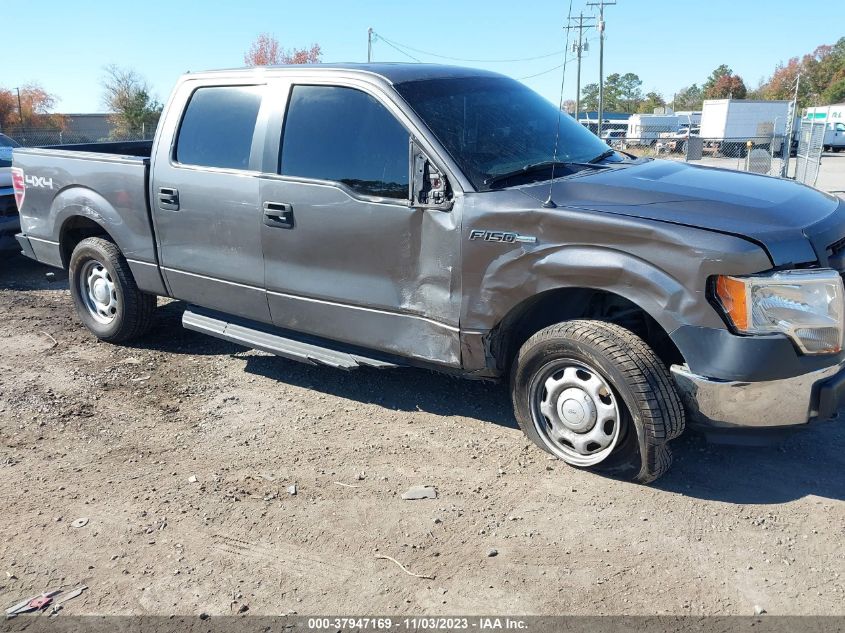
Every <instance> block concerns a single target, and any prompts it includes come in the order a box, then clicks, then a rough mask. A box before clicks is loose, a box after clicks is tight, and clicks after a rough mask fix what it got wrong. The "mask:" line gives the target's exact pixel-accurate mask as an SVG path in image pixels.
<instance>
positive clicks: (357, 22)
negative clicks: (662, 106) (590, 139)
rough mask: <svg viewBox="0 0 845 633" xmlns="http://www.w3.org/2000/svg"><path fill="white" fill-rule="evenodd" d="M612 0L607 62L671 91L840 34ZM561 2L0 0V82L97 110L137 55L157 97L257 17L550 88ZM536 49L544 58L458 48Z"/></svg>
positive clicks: (329, 44) (774, 18) (786, 13)
mask: <svg viewBox="0 0 845 633" xmlns="http://www.w3.org/2000/svg"><path fill="white" fill-rule="evenodd" d="M617 2H618V4H617V5H616V6H610V7H608V8H607V9H606V20H607V31H606V33H607V39H606V48H605V74H610V73H613V72H619V73H625V72H629V71H630V72H634V73H637V74H638V75H639V76H640V78H641V79H642V80H643V89H644V91H648V90H652V89H655V90H657V91H659V92H662V93H663V95H664V96H665V97H666V98H667V100H669V101H671V99H672V94H673V92H674V91H675V90H677V89H678V88H680V87H683V86H685V85H688V84H690V83H693V82H696V83H699V84H701V83H702V82H703V81H704V79H705V78H706V77H707V75H708V74H709V73H710V71H711V70H713V68H715V67H716V66H718V65H719V64H721V63H726V64H728V65H730V66H731V67H732V68H733V69H734V71H735V72H737V73H739V74H740V75H741V76H742V77H743V78H744V79H745V81H746V84H747V85H748V86H749V87H753V86H755V85H756V84H757V82H758V81H759V80H760V79H761V78H762V77H764V76H767V75H769V74H770V73H771V72H772V70H773V69H774V67H775V65H776V64H777V63H778V62H779V61H782V60H784V61H785V60H787V59H788V58H789V57H791V56H795V55H802V54H804V53H807V52H810V51H811V50H813V49H814V48H815V47H816V46H817V45H819V44H824V43H828V44H831V43H833V42H835V41H836V40H837V39H838V38H839V37H842V36H843V35H845V0H827V1H821V0H805V1H803V2H800V3H795V2H790V1H788V0H698V1H695V2H693V1H690V0H675V1H672V2H670V1H668V0H617ZM793 7H800V8H793ZM568 10H569V2H568V0H566V1H561V0H556V1H550V0H530V1H526V2H512V1H509V2H505V1H504V0H484V1H481V0H449V1H447V0H425V2H409V1H407V0H405V1H401V2H400V1H399V0H393V1H388V0H380V1H372V2H368V1H366V0H359V1H358V2H349V1H348V0H346V1H344V2H341V1H336V0H320V1H311V2H290V1H287V0H272V1H270V0H268V1H264V0H239V1H238V2H217V1H215V0H206V1H205V2H202V1H199V0H182V1H180V0H168V1H166V2H165V1H163V0H145V1H144V2H140V3H127V2H116V1H113V2H95V1H90V2H83V1H81V0H38V2H32V3H31V4H30V3H21V2H20V0H15V1H14V2H13V1H11V0H0V15H2V18H1V19H0V24H2V26H3V27H4V28H3V29H2V32H3V36H2V41H3V43H4V46H3V50H4V53H3V56H2V58H0V60H2V61H0V86H2V87H5V88H14V87H16V86H19V85H22V84H25V83H27V82H38V83H40V84H41V85H42V86H43V87H44V88H45V89H46V90H47V91H48V92H50V93H53V94H55V95H56V96H57V97H59V99H60V101H59V103H58V105H57V111H60V112H66V113H71V112H99V111H103V109H104V108H103V104H102V88H101V86H100V81H101V80H102V75H103V72H102V69H103V66H105V65H106V64H110V63H114V64H118V65H120V66H129V67H132V68H134V69H136V70H137V71H138V72H140V73H141V74H142V75H143V76H145V77H146V78H147V79H148V81H149V82H150V84H151V86H152V88H153V92H154V93H155V94H156V96H157V97H158V98H159V100H161V101H164V100H165V99H166V98H167V95H168V94H169V91H170V88H171V87H172V85H173V83H174V82H175V80H176V78H177V77H178V76H179V75H180V74H181V73H183V72H185V71H188V70H194V71H197V70H206V69H210V68H231V67H236V66H241V65H242V64H243V54H244V52H245V51H246V49H247V48H248V47H249V45H250V42H251V41H252V40H253V39H254V38H255V36H256V35H257V34H258V33H261V32H263V31H266V32H269V33H271V34H273V35H275V36H276V37H277V38H278V39H279V40H280V41H281V42H282V44H283V46H285V47H304V46H308V45H310V44H311V43H313V42H316V43H319V44H320V45H321V46H322V48H323V60H324V61H366V56H367V28H368V27H372V28H373V29H374V30H375V31H376V33H378V34H381V35H382V36H383V37H384V38H386V40H390V41H391V42H393V43H395V44H398V45H399V47H400V48H404V51H405V52H404V53H403V52H400V51H398V50H396V49H395V48H392V47H391V46H390V45H389V44H388V43H387V41H385V40H381V41H376V43H375V44H374V46H373V53H374V59H375V60H376V61H413V60H412V59H411V57H409V55H410V56H413V57H415V58H416V59H418V60H421V61H426V62H445V63H453V64H460V65H468V66H477V67H483V68H488V69H491V70H496V71H499V72H502V73H505V74H508V75H511V76H513V77H517V78H525V77H528V76H530V75H538V73H542V74H539V75H538V76H535V77H532V78H526V79H524V81H525V83H527V84H528V85H529V86H531V87H532V88H534V89H536V90H537V91H539V92H540V93H541V94H543V95H544V96H546V97H548V98H549V99H551V100H552V101H555V102H557V100H558V95H559V91H560V82H561V71H562V69H561V68H556V67H558V66H560V65H561V63H562V62H563V52H562V51H563V49H564V46H565V32H564V31H563V30H562V28H561V27H562V26H563V25H564V23H565V22H566V17H567V13H568ZM582 11H583V12H584V13H585V14H589V15H592V14H594V13H595V8H594V7H588V6H586V0H581V1H573V3H572V13H573V15H577V14H578V13H580V12H582ZM586 37H587V38H588V39H589V42H590V47H591V48H590V52H589V53H588V54H587V55H586V57H585V58H584V65H583V67H582V84H586V83H590V82H594V81H597V80H598V34H597V33H596V31H595V30H591V31H589V32H588V33H586ZM407 47H413V48H415V49H419V50H421V51H425V52H424V53H423V52H418V51H413V50H410V49H409V48H407ZM429 53H436V54H438V55H441V56H444V57H448V58H457V59H443V58H439V57H435V56H433V55H431V54H429ZM552 53H554V54H553V55H550V56H547V55H549V54H552ZM540 56H543V57H540ZM569 56H571V53H570V55H569ZM532 57H540V58H539V59H532V60H527V61H516V62H480V61H459V59H471V60H502V59H525V58H532ZM550 69H553V70H550ZM545 71H550V72H545ZM574 96H575V64H574V62H569V65H568V67H567V70H566V78H565V98H574Z"/></svg>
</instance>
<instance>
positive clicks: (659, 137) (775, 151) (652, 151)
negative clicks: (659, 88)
mask: <svg viewBox="0 0 845 633" xmlns="http://www.w3.org/2000/svg"><path fill="white" fill-rule="evenodd" d="M603 136H604V140H605V142H607V144H608V145H610V146H611V147H613V148H614V149H619V150H621V151H624V152H627V153H629V154H633V155H635V156H647V157H650V158H665V159H670V160H679V161H686V162H693V163H695V164H699V165H708V166H712V167H722V168H725V169H736V170H741V171H750V172H754V173H758V174H768V175H771V176H780V175H781V173H782V170H783V164H784V160H785V158H786V152H789V153H790V154H791V155H792V156H794V155H795V144H794V143H786V142H785V137H784V136H783V135H772V136H754V137H744V138H702V137H701V136H699V135H698V134H696V133H695V132H694V131H692V132H691V131H686V130H682V131H680V132H666V131H659V132H654V133H651V134H648V135H646V134H643V135H639V136H637V137H631V136H628V135H627V134H626V132H625V131H624V130H615V131H614V130H611V131H609V132H608V133H606V134H604V135H603Z"/></svg>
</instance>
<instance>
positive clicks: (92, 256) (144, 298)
mask: <svg viewBox="0 0 845 633" xmlns="http://www.w3.org/2000/svg"><path fill="white" fill-rule="evenodd" d="M68 273H69V274H68V276H69V278H70V293H71V296H72V297H73V303H74V305H75V306H76V312H77V314H79V318H80V319H82V323H83V324H84V325H85V327H87V328H88V329H89V330H91V332H92V333H93V334H94V335H95V336H96V337H97V338H99V339H101V340H103V341H108V342H109V343H121V342H124V341H129V340H131V339H133V338H136V337H138V336H141V335H142V334H144V333H145V332H146V331H147V330H148V329H149V327H150V325H151V324H152V318H153V311H154V310H155V306H156V298H155V296H154V295H150V294H146V293H144V292H141V291H140V290H138V286H137V285H136V284H135V278H134V277H133V276H132V271H131V270H129V264H127V263H126V259H125V258H124V257H123V255H122V254H121V252H120V249H118V248H117V246H115V244H113V243H112V242H110V241H108V240H106V239H103V238H100V237H89V238H86V239H84V240H82V241H81V242H79V244H77V245H76V248H74V249H73V254H72V255H71V257H70V266H69V271H68Z"/></svg>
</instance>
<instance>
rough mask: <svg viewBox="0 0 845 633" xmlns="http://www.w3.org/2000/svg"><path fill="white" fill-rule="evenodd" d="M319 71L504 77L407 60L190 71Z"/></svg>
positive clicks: (404, 77) (410, 77)
mask: <svg viewBox="0 0 845 633" xmlns="http://www.w3.org/2000/svg"><path fill="white" fill-rule="evenodd" d="M263 69H266V70H268V71H274V70H293V71H296V70H298V71H302V70H308V71H312V70H317V71H319V72H330V71H332V70H335V71H336V70H342V71H351V72H360V73H368V74H371V75H378V76H379V77H382V78H383V79H385V80H386V81H388V82H390V83H392V84H399V83H404V82H406V81H419V80H423V79H453V78H459V77H478V76H486V77H497V76H499V77H500V76H501V75H499V74H498V73H494V72H491V71H488V70H482V69H480V68H466V67H464V66H447V65H444V64H410V63H408V64H405V63H377V64H366V63H353V62H347V63H333V64H288V65H281V66H260V67H257V68H230V69H225V70H210V71H205V72H200V73H189V74H190V75H205V74H216V73H226V74H230V73H235V72H244V73H249V72H255V71H256V70H263Z"/></svg>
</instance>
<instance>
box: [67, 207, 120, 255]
mask: <svg viewBox="0 0 845 633" xmlns="http://www.w3.org/2000/svg"><path fill="white" fill-rule="evenodd" d="M89 237H101V238H103V239H106V240H108V241H109V242H113V243H116V242H115V240H114V238H113V237H112V236H111V234H110V233H109V232H108V231H107V230H106V229H105V228H104V227H103V226H102V225H101V224H100V223H98V222H96V221H94V220H92V219H91V218H90V217H88V216H85V215H80V214H74V215H70V216H68V217H66V218H65V219H64V221H63V222H62V225H61V228H60V229H59V249H60V251H61V256H62V265H63V266H64V268H67V267H68V266H69V264H70V258H71V255H73V250H74V249H75V248H76V246H77V245H78V244H79V243H80V242H81V241H82V240H84V239H86V238H89Z"/></svg>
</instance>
